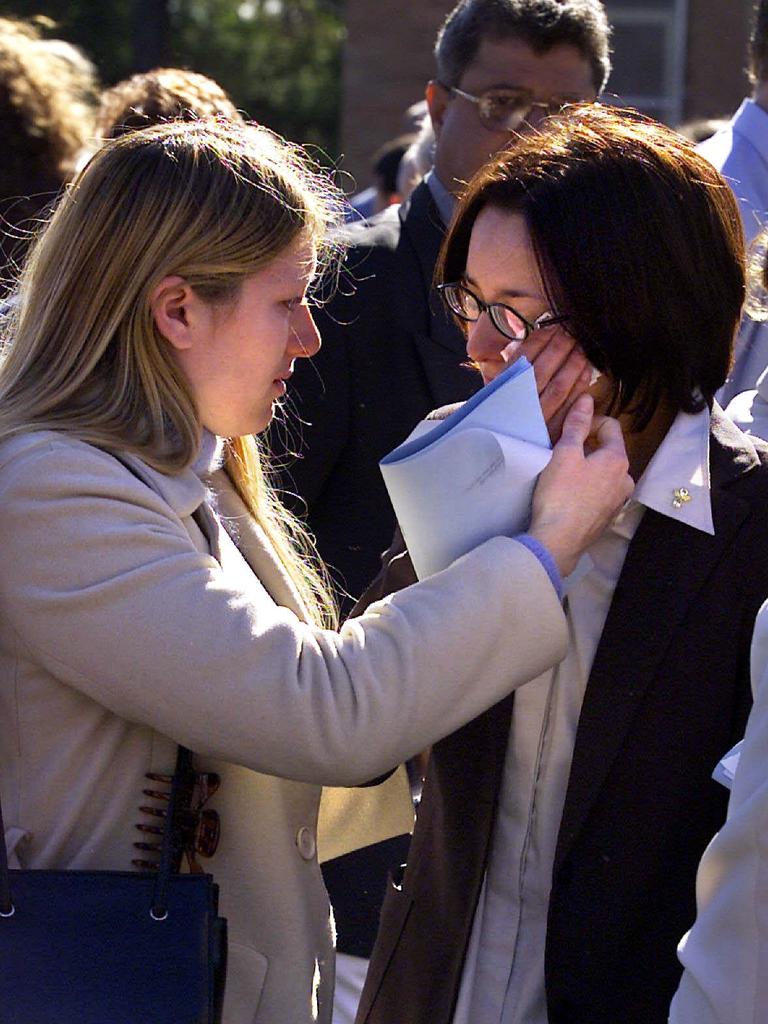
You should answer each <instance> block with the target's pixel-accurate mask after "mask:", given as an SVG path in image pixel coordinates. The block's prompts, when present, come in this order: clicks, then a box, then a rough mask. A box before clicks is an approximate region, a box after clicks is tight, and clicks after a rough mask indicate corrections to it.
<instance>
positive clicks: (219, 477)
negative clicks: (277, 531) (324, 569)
mask: <svg viewBox="0 0 768 1024" xmlns="http://www.w3.org/2000/svg"><path fill="white" fill-rule="evenodd" d="M210 482H211V486H212V488H213V490H214V493H215V495H216V506H217V511H218V513H219V517H220V519H221V522H222V525H223V526H224V528H225V529H226V531H227V533H228V534H229V535H230V537H231V538H232V540H233V541H234V543H235V546H236V547H237V548H238V550H239V551H240V554H241V555H242V556H243V558H245V560H246V562H247V563H248V564H249V565H250V567H251V569H252V570H253V573H254V575H255V576H256V577H257V578H258V580H259V582H260V583H261V584H262V586H263V587H264V589H265V590H266V591H267V593H268V594H269V595H270V597H271V598H272V600H273V601H274V602H275V604H278V605H280V606H281V607H283V608H288V609H290V610H291V611H292V612H295V614H296V615H298V617H299V618H300V619H302V620H303V621H304V622H307V621H308V614H307V609H306V607H305V606H304V602H303V601H302V599H301V596H300V595H299V592H298V591H297V590H296V587H295V586H294V584H293V581H292V580H291V578H290V576H289V575H288V573H287V572H286V571H285V569H284V568H283V565H282V563H281V562H280V560H279V558H278V557H277V554H276V553H275V551H274V549H273V547H272V545H271V544H270V542H269V539H268V537H267V535H266V534H265V532H264V530H263V529H262V528H261V526H259V524H258V523H257V522H256V521H255V520H254V518H253V516H252V515H251V514H250V513H249V512H248V509H247V508H246V506H245V504H244V503H243V500H242V498H241V497H240V495H239V494H238V493H237V491H236V490H235V488H234V486H233V484H232V481H231V480H230V479H229V477H228V476H227V474H226V472H225V471H224V470H223V469H219V470H216V472H215V473H213V474H212V475H211V477H210Z"/></svg>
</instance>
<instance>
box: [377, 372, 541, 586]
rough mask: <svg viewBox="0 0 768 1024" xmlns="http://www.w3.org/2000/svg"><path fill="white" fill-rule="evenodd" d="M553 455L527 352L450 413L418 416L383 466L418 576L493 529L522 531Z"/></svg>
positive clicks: (436, 568) (442, 565) (486, 536)
mask: <svg viewBox="0 0 768 1024" xmlns="http://www.w3.org/2000/svg"><path fill="white" fill-rule="evenodd" d="M551 455H552V452H551V445H550V441H549V434H548V432H547V427H546V424H545V422H544V416H543V414H542V411H541V405H540V404H539V396H538V392H537V390H536V381H535V378H534V375H533V368H532V367H531V365H530V363H528V361H527V360H525V359H518V360H517V361H516V362H515V363H513V364H512V366H510V367H509V368H508V369H506V370H504V372H503V373H501V374H499V376H498V377H497V378H496V379H495V380H494V381H492V382H491V383H490V384H488V385H486V387H484V388H482V389H481V390H480V391H479V392H478V393H477V394H476V395H474V396H473V397H472V398H470V400H469V401H468V402H465V403H464V405H462V406H461V407H460V408H459V409H458V410H457V411H456V412H454V413H452V414H451V415H450V416H448V417H446V419H444V420H437V421H430V420H426V421H423V422H422V423H420V424H418V426H417V427H416V428H415V429H414V431H413V432H412V433H411V435H410V437H409V438H408V439H407V440H406V441H404V442H403V444H401V445H400V446H399V447H398V448H396V449H395V450H394V451H393V452H390V454H389V455H387V456H386V457H385V458H384V459H382V461H381V463H380V467H381V472H382V475H383V477H384V482H385V484H386V486H387V490H388V492H389V496H390V499H391V501H392V505H393V506H394V509H395V512H396V514H397V519H398V522H399V523H400V527H401V529H402V531H403V536H404V538H405V542H406V544H407V545H408V550H409V552H410V555H411V559H412V561H413V566H414V569H415V570H416V575H417V576H418V577H419V579H424V577H426V576H431V575H432V574H433V573H436V572H439V571H440V570H441V569H445V568H446V567H447V566H448V565H450V564H451V562H453V561H455V560H456V559H457V558H458V557H459V556H460V555H463V554H465V553H466V552H467V551H471V550H472V548H474V547H477V545H478V544H481V543H482V542H483V541H485V540H488V539H489V538H491V537H497V536H502V535H504V536H510V537H511V536H513V535H514V534H516V533H520V532H522V531H523V530H524V529H525V528H526V527H527V525H528V521H529V519H530V509H531V496H532V494H533V489H534V487H535V484H536V479H537V477H538V475H539V473H541V471H542V470H543V469H544V467H545V466H546V465H547V463H548V462H549V460H550V458H551Z"/></svg>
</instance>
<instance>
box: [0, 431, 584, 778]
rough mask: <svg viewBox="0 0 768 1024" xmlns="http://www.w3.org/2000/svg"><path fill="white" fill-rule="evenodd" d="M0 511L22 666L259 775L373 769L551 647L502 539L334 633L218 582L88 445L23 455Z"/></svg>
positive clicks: (453, 723)
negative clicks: (41, 669) (250, 769)
mask: <svg viewBox="0 0 768 1024" xmlns="http://www.w3.org/2000/svg"><path fill="white" fill-rule="evenodd" d="M0 502H2V508H3V525H2V530H1V531H0V564H2V567H3V569H2V572H1V573H0V615H2V616H3V617H4V619H5V622H4V630H5V632H6V635H10V637H11V640H9V642H10V643H12V645H13V646H14V647H15V650H16V657H17V662H18V663H26V664H27V666H35V665H37V666H39V667H42V668H43V670H45V671H46V672H48V673H50V674H51V675H52V676H53V677H55V678H56V679H58V680H59V681H61V682H62V683H63V684H66V685H68V686H71V687H74V688H76V689H77V690H78V691H80V692H81V693H83V694H85V695H86V696H88V697H89V698H91V699H93V700H94V701H96V702H98V703H99V704H101V705H102V706H104V707H106V708H108V709H109V710H110V711H112V712H113V713H115V714H116V715H119V716H121V717H122V718H125V719H127V720H130V721H133V722H138V723H142V724H146V725H148V726H151V727H152V728H154V729H155V730H157V731H158V732H161V733H163V734H165V735H167V736H170V737H172V738H173V739H174V740H177V741H179V742H182V743H184V744H185V745H187V746H189V747H191V748H192V749H193V750H196V751H198V752H199V753H202V754H209V755H211V756H214V757H219V758H222V759H225V760H229V761H233V762H237V763H240V764H243V765H246V766H248V767H250V768H253V769H255V770H257V771H260V772H264V773H267V774H274V775H279V776H283V777H286V778H292V779H297V780H300V781H306V782H314V783H325V784H328V785H353V784H356V783H359V782H361V781H365V780H367V779H370V778H373V777H375V776H377V775H380V774H382V773H383V772H385V771H386V770H388V769H390V768H391V767H392V766H393V765H395V764H398V763H400V762H402V761H404V760H405V759H406V758H408V757H410V756H411V755H413V754H415V753H417V752H418V751H419V750H422V749H424V747H426V746H428V745H429V744H431V743H432V742H434V741H435V740H437V739H438V738H440V737H441V736H444V735H446V734H447V733H450V732H452V731H453V730H455V729H457V728H458V727H459V726H461V725H462V724H464V723H465V722H467V721H468V720H470V719H471V718H473V717H475V716H477V715H478V714H479V713H481V712H482V711H483V710H484V709H485V708H487V707H488V706H490V705H491V704H494V703H496V702H497V701H498V700H500V699H501V698H502V697H504V696H505V695H506V694H507V693H508V692H509V691H511V690H512V689H514V688H515V687H516V686H519V685H521V684H522V683H524V682H526V681H527V680H529V679H532V678H533V677H535V676H537V675H538V674H539V673H540V672H542V671H544V670H545V669H546V668H548V667H549V666H551V665H552V664H554V663H555V662H557V661H558V660H559V659H560V658H561V657H562V656H563V654H564V651H565V646H566V626H565V617H564V615H563V612H562V609H561V607H560V604H559V601H558V599H557V596H556V594H555V591H554V589H553V587H552V585H551V583H550V582H549V579H548V577H547V574H546V572H545V571H544V569H543V568H542V567H541V565H540V564H539V561H538V559H537V558H536V557H535V556H534V555H532V554H531V553H530V552H529V551H528V550H527V549H526V548H525V547H523V546H522V545H520V544H518V543H516V542H515V541H514V540H510V539H508V538H496V539H494V540H492V541H489V542H487V543H485V544H484V545H482V546H481V547H480V548H478V549H477V550H475V551H474V552H472V553H470V554H469V555H466V556H464V557H463V558H462V559H460V560H459V561H458V562H456V563H455V564H454V565H452V566H450V567H449V568H448V569H446V570H445V571H444V572H442V573H440V574H438V575H436V576H434V577H433V578H431V579H429V580H425V581H423V582H421V583H419V584H417V585H415V586H412V587H408V588H406V589H405V590H403V591H401V592H400V593H399V594H396V595H393V596H392V597H390V598H387V599H385V600H383V601H380V602H378V603H376V604H374V605H373V606H372V607H371V608H370V609H369V610H368V611H367V612H366V614H365V615H363V616H362V617H360V618H357V619H352V620H349V621H348V622H347V623H346V624H345V626H344V628H343V629H342V631H341V632H340V633H333V632H330V631H326V630H322V629H319V628H315V627H311V626H308V625H306V624H304V623H302V622H301V621H300V620H299V619H298V618H297V617H296V616H295V615H294V614H293V613H292V612H291V611H289V610H287V609H285V608H282V607H278V606H277V605H275V603H274V602H273V601H272V599H271V598H270V597H269V596H268V595H267V593H266V591H265V590H264V589H263V588H262V587H261V586H260V585H259V584H258V582H257V581H256V580H255V578H252V579H253V585H251V584H250V583H248V584H247V585H246V584H243V583H238V581H235V582H232V581H231V580H230V579H229V578H228V577H227V576H226V575H225V573H224V572H223V571H222V569H221V567H220V566H219V565H218V563H217V562H216V561H215V560H214V559H212V558H211V557H210V556H208V555H205V554H201V553H200V552H199V551H197V550H196V549H195V547H194V545H193V543H192V542H191V540H190V537H189V535H188V533H187V531H186V529H185V526H184V523H183V522H182V521H181V520H180V519H178V518H177V517H176V516H175V515H174V513H173V512H172V510H171V509H170V507H169V506H168V505H167V504H166V503H165V502H164V500H163V499H162V498H161V497H160V496H159V495H158V494H156V493H155V491H153V490H152V489H151V488H150V487H148V486H145V485H143V484H142V483H141V482H140V481H138V480H136V478H135V477H133V475H132V474H130V473H129V472H128V471H127V470H126V469H125V468H124V467H123V466H121V465H120V463H118V462H117V460H115V459H114V458H112V457H111V456H109V455H107V454H105V453H102V452H99V451H98V450H96V449H94V448H92V447H90V446H88V445H73V444H72V443H66V442H52V443H50V444H46V445H44V446H42V448H40V447H38V448H35V449H33V450H32V451H31V452H29V451H27V452H23V453H22V454H21V455H20V456H18V457H17V458H16V459H15V460H14V461H13V462H12V463H11V464H10V465H6V467H5V469H4V470H3V473H2V485H0ZM21 674H23V673H21Z"/></svg>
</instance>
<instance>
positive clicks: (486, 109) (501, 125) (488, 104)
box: [439, 82, 576, 132]
mask: <svg viewBox="0 0 768 1024" xmlns="http://www.w3.org/2000/svg"><path fill="white" fill-rule="evenodd" d="M439 84H440V85H442V86H443V88H444V89H447V90H448V92H450V93H451V95H453V96H461V98H462V99H464V100H469V102H470V103H474V104H475V106H476V107H477V116H478V117H479V118H480V123H481V124H482V125H483V127H485V128H487V129H488V130H489V131H492V132H513V131H515V130H516V129H517V128H519V127H520V125H521V124H522V123H523V121H527V120H528V119H529V118H530V116H531V113H532V112H533V111H534V110H535V109H536V108H537V107H540V108H541V109H542V110H543V111H544V114H545V116H546V115H547V114H558V113H559V112H560V111H561V110H562V109H563V107H565V106H566V105H567V104H568V103H573V102H576V101H575V100H566V99H549V100H535V99H534V98H533V93H532V92H531V90H530V89H486V90H485V92H481V93H480V95H479V96H473V95H472V93H471V92H464V90H463V89H458V88H457V87H456V86H455V85H444V84H443V83H442V82H440V83H439Z"/></svg>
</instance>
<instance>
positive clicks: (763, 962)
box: [669, 603, 768, 1024]
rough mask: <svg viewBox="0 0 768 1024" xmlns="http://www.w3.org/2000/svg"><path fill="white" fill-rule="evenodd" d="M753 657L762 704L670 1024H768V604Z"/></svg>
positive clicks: (686, 943)
mask: <svg viewBox="0 0 768 1024" xmlns="http://www.w3.org/2000/svg"><path fill="white" fill-rule="evenodd" d="M750 660H751V671H752V692H753V695H754V698H755V702H754V705H753V706H752V712H751V714H750V716H749V722H748V723H747V730H746V733H745V736H744V744H743V746H742V748H741V755H740V757H739V764H738V767H737V769H736V775H735V778H734V780H733V786H732V788H731V798H730V800H729V802H728V818H727V820H726V823H725V825H723V827H722V829H721V830H720V831H719V832H718V833H717V835H716V836H715V838H714V839H713V840H712V842H711V843H710V844H709V846H708V847H707V850H706V852H705V853H704V856H703V857H702V859H701V864H700V865H699V871H698V875H697V877H696V907H697V914H696V923H695V924H694V926H693V928H692V929H691V930H690V932H688V934H687V935H686V936H685V937H684V939H683V941H682V942H681V943H680V947H679V949H678V955H679V957H680V960H681V962H682V964H683V966H684V967H685V970H684V971H683V976H682V978H681V980H680V987H679V988H678V990H677V994H676V996H675V998H674V999H673V1001H672V1007H671V1011H670V1018H669V1019H670V1024H764V1022H765V1021H766V1020H768V603H766V604H764V605H763V606H762V608H761V609H760V612H759V614H758V616H757V622H756V624H755V632H754V636H753V638H752V650H751V659H750ZM723 753H724V754H725V753H726V751H723Z"/></svg>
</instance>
